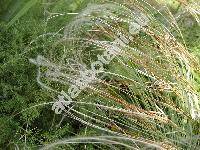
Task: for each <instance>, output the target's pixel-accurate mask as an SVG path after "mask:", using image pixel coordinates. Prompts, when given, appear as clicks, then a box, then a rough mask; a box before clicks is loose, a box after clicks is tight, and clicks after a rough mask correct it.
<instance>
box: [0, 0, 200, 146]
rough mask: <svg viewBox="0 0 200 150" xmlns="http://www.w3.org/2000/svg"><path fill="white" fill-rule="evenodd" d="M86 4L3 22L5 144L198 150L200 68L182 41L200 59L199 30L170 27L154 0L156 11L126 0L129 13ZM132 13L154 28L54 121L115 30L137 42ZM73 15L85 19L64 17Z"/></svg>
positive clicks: (59, 4)
mask: <svg viewBox="0 0 200 150" xmlns="http://www.w3.org/2000/svg"><path fill="white" fill-rule="evenodd" d="M88 2H91V1H73V3H72V1H67V2H65V1H62V0H59V1H56V2H53V3H48V5H47V3H46V4H43V5H42V6H41V3H40V2H36V1H27V2H26V3H24V5H23V7H22V8H21V9H20V10H19V11H18V13H16V15H15V16H14V17H13V18H12V19H10V21H9V22H8V24H6V25H3V23H1V24H2V29H1V39H2V40H1V47H2V51H1V54H0V56H1V57H2V58H3V59H2V61H1V64H2V65H1V72H0V75H1V78H2V79H3V80H2V81H1V93H2V94H1V106H0V111H1V114H2V117H0V119H1V124H0V125H1V128H3V129H4V130H3V131H1V132H2V134H0V135H2V136H0V144H1V147H2V148H5V147H6V148H10V149H12V148H13V147H16V148H17V147H18V148H31V149H38V148H41V147H42V148H44V149H45V148H46V149H49V148H50V147H54V148H55V149H59V148H62V149H78V148H79V149H134V148H135V149H143V148H150V147H151V148H152V147H153V148H157V149H198V147H199V137H198V135H199V134H200V133H199V127H200V124H199V118H198V111H199V98H198V97H197V98H196V95H197V96H198V94H199V93H198V92H199V88H198V85H199V63H198V59H197V58H195V56H193V55H192V54H191V51H188V49H187V47H185V44H184V40H185V41H186V42H185V43H186V45H187V46H188V47H189V48H190V49H191V50H192V51H193V53H197V52H195V51H194V50H198V46H199V44H198V42H194V41H195V40H198V28H199V26H198V25H197V24H196V23H195V22H194V20H193V19H191V20H192V21H193V25H192V27H191V28H190V29H187V27H185V26H184V25H185V24H184V19H185V18H181V20H179V22H178V23H177V25H174V24H171V23H172V22H173V21H174V20H173V19H174V18H173V17H172V16H171V15H172V14H171V13H170V12H169V11H168V10H167V9H163V10H161V11H160V12H161V14H160V12H158V11H157V9H158V6H159V8H160V5H158V4H157V5H156V3H154V4H153V6H154V7H155V8H156V9H154V8H153V7H152V6H151V5H152V3H150V4H149V3H144V1H137V3H134V4H132V3H131V1H130V3H129V1H126V2H125V4H124V5H125V7H123V6H122V5H118V4H116V3H115V4H114V3H110V4H107V3H103V4H104V5H100V4H99V5H91V4H90V5H88V7H86V6H87V3H88ZM66 5H67V6H69V7H66ZM130 6H132V7H131V8H130ZM133 6H135V7H133ZM85 7H86V8H85ZM44 8H45V15H44V16H45V17H46V19H44V18H43V17H44V16H43V9H44ZM83 8H85V9H83ZM134 8H138V9H140V11H142V12H143V13H144V14H145V15H147V16H148V18H149V22H148V24H147V25H145V26H144V27H143V28H142V29H141V31H140V32H139V33H137V34H133V35H132V39H130V40H129V43H128V44H127V45H126V47H123V46H121V47H120V48H121V51H120V53H117V55H116V56H115V58H114V59H113V60H112V61H111V62H110V63H109V64H107V65H104V68H105V69H104V71H103V73H102V74H104V76H103V77H101V78H100V76H97V78H95V80H93V81H92V82H89V85H88V87H87V88H86V89H84V90H83V91H82V92H81V93H80V94H79V95H78V97H76V98H75V99H73V101H72V102H71V103H70V105H68V106H66V111H64V112H63V114H61V115H55V114H54V112H53V111H52V110H51V105H52V103H54V102H55V101H54V99H57V96H58V94H61V93H60V91H62V90H64V91H66V92H67V90H68V88H69V87H70V85H71V84H74V85H77V86H78V85H79V84H78V83H77V82H75V81H76V80H77V79H78V78H79V75H80V71H85V70H86V69H91V66H90V65H91V63H92V62H94V61H96V60H97V59H98V58H97V55H101V54H103V53H104V51H106V50H108V49H107V48H108V47H111V45H112V44H113V43H112V42H113V41H114V40H115V39H116V36H117V34H118V33H121V34H123V35H124V36H125V37H129V36H130V33H129V25H130V21H136V20H135V18H133V17H132V15H131V13H130V11H129V9H134ZM136 10H137V9H136ZM136 10H135V11H132V12H137V11H136ZM73 12H79V14H78V15H67V13H73ZM57 14H60V15H58V16H56V15H57ZM61 14H62V15H61ZM30 18H32V19H30ZM47 18H49V19H47ZM117 18H120V19H121V21H119V19H117ZM190 18H191V17H190ZM90 19H92V20H93V21H92V22H90ZM166 19H167V21H169V22H167V21H166ZM44 20H45V23H44ZM46 20H48V22H46ZM127 20H128V21H127ZM95 21H96V22H95ZM89 22H90V23H89ZM136 22H137V21H136ZM163 25H165V26H166V27H167V28H164V26H163ZM6 26H7V27H8V26H9V27H10V30H7V29H6ZM180 30H181V31H183V32H182V34H183V37H184V39H182V36H181V33H180ZM191 30H192V34H193V35H196V36H193V38H192V39H190V38H189V37H190V34H189V33H190V31H191ZM7 31H9V32H7ZM33 39H34V40H33ZM31 41H32V42H31ZM102 41H104V42H102ZM29 43H31V44H29ZM115 48H117V47H115ZM24 50H25V51H24ZM37 55H40V56H41V55H42V56H43V57H37ZM30 58H36V59H35V60H34V63H35V64H36V65H37V66H35V65H33V64H30V62H29V59H30ZM32 60H33V59H32ZM32 62H33V61H32ZM36 68H37V69H39V73H41V74H37V73H36ZM100 75H101V74H100ZM8 77H9V78H8ZM36 77H37V80H36V79H35V78H36ZM37 81H40V82H39V84H38V83H37ZM39 85H42V86H41V87H42V88H41V87H39ZM44 85H45V86H44ZM46 87H48V89H46V90H44V89H45V88H46ZM49 89H53V91H52V90H49ZM13 135H14V136H13ZM43 146H44V147H43Z"/></svg>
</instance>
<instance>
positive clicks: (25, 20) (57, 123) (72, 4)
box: [0, 0, 200, 150]
mask: <svg viewBox="0 0 200 150" xmlns="http://www.w3.org/2000/svg"><path fill="white" fill-rule="evenodd" d="M91 2H94V1H91V0H75V1H74V0H67V1H66V0H56V1H49V0H45V1H37V0H21V1H20V0H16V1H11V0H7V1H6V0H3V1H0V14H1V15H0V19H1V22H0V79H1V80H0V149H1V148H2V149H14V148H17V147H18V148H19V149H23V148H27V149H28V148H30V149H38V148H40V147H41V146H43V145H48V144H50V143H53V142H56V141H58V140H60V139H68V138H70V137H74V136H76V137H77V136H78V137H83V136H85V135H91V136H92V135H94V136H95V135H101V134H107V132H106V131H100V130H98V129H95V128H92V127H89V126H88V125H83V124H82V123H80V122H79V121H77V120H74V119H72V118H73V116H72V114H71V115H69V116H63V115H55V114H54V112H53V111H52V110H51V106H52V103H48V102H52V101H53V100H54V98H56V96H57V95H55V94H54V93H51V92H47V91H46V90H44V89H43V88H42V87H40V85H38V83H37V81H36V77H37V72H36V70H37V66H34V65H32V64H30V62H29V59H30V58H35V57H37V55H38V54H44V55H48V56H49V57H50V58H51V59H52V58H55V56H57V57H58V56H59V57H60V56H62V55H63V53H62V51H60V49H61V47H59V46H57V45H56V44H55V43H54V42H53V41H54V38H55V39H56V38H57V37H50V38H49V37H44V38H40V37H41V36H40V37H39V35H41V34H42V33H45V34H48V33H51V32H54V31H55V29H56V31H57V29H60V28H61V27H63V26H65V25H66V24H68V23H69V22H70V21H72V20H73V19H74V17H73V15H64V16H58V17H55V18H54V17H53V16H54V15H55V14H56V13H61V14H62V13H63V12H65V13H72V12H81V10H82V8H85V7H86V6H87V4H88V3H91ZM173 7H175V6H173ZM47 18H51V19H50V20H49V21H48V22H46V21H47ZM182 21H183V22H182ZM182 21H180V22H179V23H180V26H181V30H182V31H183V36H184V39H185V40H186V45H187V46H188V47H189V50H190V52H192V53H194V54H195V55H197V56H199V48H200V47H199V46H200V45H199V34H198V31H199V26H198V25H197V24H195V23H194V24H192V26H190V27H187V25H186V26H184V25H185V24H187V23H184V20H182ZM8 27H9V29H8ZM142 36H144V35H141V37H142ZM106 38H107V39H109V37H105V39H106ZM146 38H147V36H146ZM177 38H180V37H179V36H177ZM58 39H59V38H58ZM33 40H35V41H36V42H33V43H32V44H30V42H31V41H33ZM56 40H57V39H56ZM48 42H49V43H48ZM52 43H53V44H55V45H56V46H57V47H56V46H55V45H53V44H52ZM43 44H44V45H43ZM77 44H79V43H77ZM52 45H53V46H55V47H53V46H52ZM140 45H141V44H140V43H138V47H139V46H140ZM70 46H71V45H69V47H67V48H68V49H70V48H71V47H70ZM79 46H80V45H79ZM77 47H78V46H77ZM49 49H53V50H54V51H53V52H52V53H50V52H49ZM88 49H89V48H88ZM88 49H86V53H85V56H89V57H90V56H91V55H90V54H88ZM93 55H94V56H93ZM93 55H92V56H91V59H96V55H95V54H93ZM152 55H154V54H153V53H152ZM93 57H94V58H93ZM199 58H200V56H199ZM125 61H126V62H128V60H125ZM87 63H90V62H89V61H88V62H87ZM128 65H130V66H131V65H132V63H131V62H128ZM131 67H134V65H133V66H131ZM107 69H108V70H109V71H111V72H114V71H115V73H117V74H121V75H123V76H127V77H129V78H131V79H138V76H137V75H135V74H134V72H131V71H132V70H127V69H124V68H123V67H122V66H121V65H120V64H117V63H116V62H113V63H111V64H110V65H109V66H108V67H107ZM194 76H195V79H196V80H197V81H196V82H197V83H196V84H197V86H198V85H199V84H200V77H199V75H198V73H196V74H195V73H194ZM143 80H146V78H145V77H144V79H143ZM107 81H108V82H112V84H113V85H114V86H117V87H118V89H116V88H113V87H109V86H108V85H103V86H100V88H101V89H106V90H107V91H106V92H109V93H111V94H113V95H116V96H118V97H119V98H122V99H124V100H126V101H127V102H128V103H130V104H136V106H140V107H141V108H142V109H145V110H154V109H156V108H155V106H154V105H153V102H151V101H142V102H141V100H140V97H139V95H142V94H143V95H145V94H146V93H145V92H143V91H144V90H145V89H143V88H142V87H140V89H139V88H138V89H136V88H135V87H131V86H130V87H128V88H127V84H128V83H127V82H125V81H123V80H119V78H116V79H115V78H112V77H108V79H107ZM46 82H47V83H48V84H50V83H49V81H46ZM53 87H54V88H58V89H62V88H63V87H61V86H59V84H54V85H53ZM65 88H66V87H65ZM95 88H97V86H96V85H95ZM66 89H67V88H66ZM119 89H120V90H119ZM87 92H90V93H92V95H90V96H88V97H86V98H85V99H87V102H88V103H90V102H91V103H94V102H95V104H99V103H101V104H102V105H105V106H110V107H112V106H117V107H119V108H121V105H119V104H118V103H116V102H113V101H112V102H110V101H109V100H110V99H109V98H107V97H104V96H100V95H99V94H98V92H95V91H92V90H91V89H90V90H88V91H83V93H82V94H81V95H80V99H81V98H83V97H85V95H86V94H87ZM127 92H129V95H128V94H127ZM133 92H135V93H134V94H135V95H136V96H135V97H134V99H133V98H132V97H131V96H130V95H133ZM157 94H158V95H151V96H152V97H156V98H157V97H159V96H161V95H160V93H159V92H158V93H157ZM146 96H148V95H146ZM164 96H166V95H164ZM167 96H168V97H174V101H175V102H176V101H177V100H178V99H176V97H175V96H174V95H173V94H171V95H170V94H169V95H167ZM167 96H166V97H167ZM180 103H181V102H180ZM180 105H181V104H180ZM80 106H81V107H80ZM74 109H75V110H77V111H78V112H84V114H85V115H88V116H90V117H94V118H95V117H96V119H99V118H100V117H99V116H104V117H108V118H109V119H111V120H114V121H116V122H118V123H121V124H125V125H129V126H130V127H132V128H133V129H134V130H130V131H129V132H127V130H129V128H128V127H124V126H123V125H122V126H121V127H124V131H122V130H121V129H120V128H118V127H117V126H116V125H115V124H112V123H111V122H112V121H111V120H110V122H109V124H107V125H100V127H102V128H107V129H109V130H110V131H113V132H115V131H116V132H120V133H123V132H127V134H130V135H132V136H134V137H139V136H142V135H143V132H145V136H144V137H149V135H150V136H152V137H154V138H155V139H156V140H160V139H165V137H166V135H164V134H163V133H164V132H165V133H166V132H167V131H171V127H169V126H165V128H164V129H163V127H162V129H160V130H155V128H154V127H152V126H151V125H152V124H151V123H149V124H148V123H146V124H145V125H144V124H143V120H137V119H135V120H134V119H133V120H131V119H130V118H129V117H128V116H124V115H122V114H121V113H120V112H117V113H115V112H112V111H109V110H105V109H102V108H100V107H96V106H90V105H88V106H87V105H79V104H78V105H76V106H75V108H74ZM162 109H163V110H164V111H165V112H167V114H168V115H171V114H173V113H176V110H171V109H169V108H165V107H162ZM74 114H76V116H77V117H80V118H84V119H86V118H85V117H82V115H81V114H78V113H74ZM96 115H99V116H96ZM98 117H99V118H98ZM170 117H171V118H170V119H171V120H172V121H174V122H175V123H177V124H178V125H180V126H181V127H183V128H184V129H185V130H186V131H185V132H184V134H185V135H183V134H182V133H179V134H178V133H177V134H176V135H175V134H169V135H167V138H170V139H174V140H177V141H181V142H183V143H184V142H185V143H184V144H183V145H186V146H185V147H184V146H183V148H185V149H186V147H187V144H188V143H191V144H193V147H192V146H191V147H189V148H195V146H196V147H198V144H199V141H198V140H199V139H198V135H199V134H200V133H199V128H200V123H199V121H192V119H191V118H190V119H186V120H184V117H181V116H180V115H179V114H176V115H174V116H172V115H171V116H170ZM101 119H102V120H101V121H104V119H105V118H101ZM91 120H92V119H90V118H89V119H86V121H87V122H90V123H93V124H97V123H98V121H96V120H95V121H94V120H92V121H91ZM133 123H134V124H133ZM159 125H160V124H159V123H158V124H157V125H155V126H156V127H157V126H159ZM160 128H161V127H160ZM138 130H139V131H138ZM163 130H166V131H163ZM162 131H163V132H162ZM174 133H176V130H174ZM184 136H185V137H187V138H188V137H190V136H191V138H190V139H183V138H182V137H184ZM179 137H181V138H179ZM112 148H116V149H123V148H124V147H120V146H116V147H115V146H113V147H111V148H110V147H109V146H107V145H100V144H87V145H86V144H78V143H76V144H66V145H61V146H57V147H56V149H88V150H93V149H112Z"/></svg>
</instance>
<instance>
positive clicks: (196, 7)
mask: <svg viewBox="0 0 200 150" xmlns="http://www.w3.org/2000/svg"><path fill="white" fill-rule="evenodd" d="M177 1H178V2H179V3H180V4H181V5H183V7H184V9H185V11H183V13H185V12H189V13H190V14H191V15H192V16H193V17H194V18H195V20H196V22H197V23H198V25H200V19H199V17H200V2H199V1H196V0H192V1H191V2H188V1H187V0H177Z"/></svg>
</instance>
